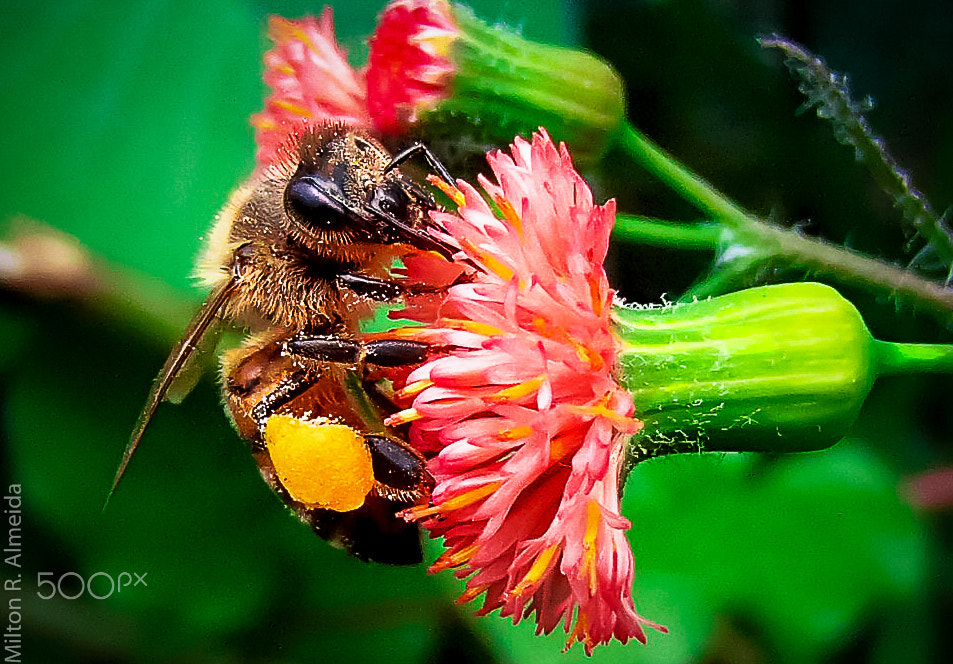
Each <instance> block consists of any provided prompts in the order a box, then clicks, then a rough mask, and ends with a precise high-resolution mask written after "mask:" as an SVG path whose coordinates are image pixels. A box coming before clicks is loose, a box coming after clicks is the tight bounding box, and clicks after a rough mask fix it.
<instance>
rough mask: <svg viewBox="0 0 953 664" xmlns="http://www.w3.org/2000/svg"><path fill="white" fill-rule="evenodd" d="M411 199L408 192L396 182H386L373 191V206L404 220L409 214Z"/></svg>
mask: <svg viewBox="0 0 953 664" xmlns="http://www.w3.org/2000/svg"><path fill="white" fill-rule="evenodd" d="M409 206H410V199H409V198H408V197H407V192H406V191H404V189H403V188H402V187H401V186H400V185H398V184H396V183H391V184H384V185H381V186H379V187H376V188H375V189H374V190H373V191H372V192H371V207H373V208H375V209H378V210H380V211H382V212H385V213H387V214H389V215H392V216H394V217H397V218H398V219H401V220H403V219H404V218H405V217H406V216H407V211H408V208H409Z"/></svg>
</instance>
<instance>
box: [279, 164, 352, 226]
mask: <svg viewBox="0 0 953 664" xmlns="http://www.w3.org/2000/svg"><path fill="white" fill-rule="evenodd" d="M343 201H344V192H342V191H341V188H340V187H339V186H338V185H337V184H336V183H335V182H334V181H332V180H328V179H326V178H323V177H321V176H319V175H295V176H294V177H293V178H292V179H291V182H289V183H288V188H287V189H286V190H285V205H286V207H287V208H288V210H289V212H290V213H291V214H292V218H295V219H298V220H300V221H301V222H302V223H303V224H304V225H305V226H309V227H311V228H314V229H316V230H325V231H328V230H339V229H341V228H343V227H344V226H345V225H346V224H347V220H348V215H347V209H346V208H345V207H344V203H343Z"/></svg>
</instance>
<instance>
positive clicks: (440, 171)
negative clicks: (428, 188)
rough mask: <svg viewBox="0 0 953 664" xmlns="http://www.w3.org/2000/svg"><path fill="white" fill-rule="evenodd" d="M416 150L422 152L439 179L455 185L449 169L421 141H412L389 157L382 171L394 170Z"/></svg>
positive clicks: (415, 152)
mask: <svg viewBox="0 0 953 664" xmlns="http://www.w3.org/2000/svg"><path fill="white" fill-rule="evenodd" d="M418 152H419V153H422V154H423V156H424V159H425V160H426V161H427V165H428V166H430V168H432V169H433V170H434V172H435V173H436V174H437V175H439V176H440V179H441V180H443V181H444V182H446V183H447V184H449V185H450V186H451V187H453V186H455V183H454V179H453V176H452V175H450V171H448V170H447V167H446V166H444V165H443V164H442V163H441V162H440V160H439V159H437V155H435V154H434V153H433V152H432V151H431V150H430V148H428V147H427V146H426V145H424V144H423V143H414V144H413V145H411V146H410V147H409V148H407V149H406V150H401V151H400V152H398V153H397V154H395V155H394V156H393V157H391V160H390V163H389V164H387V166H385V167H384V173H385V174H386V173H388V172H390V171H392V170H394V169H395V168H397V167H398V166H400V165H401V164H402V163H404V162H405V161H407V160H408V159H410V158H411V157H413V156H414V155H415V154H417V153H418Z"/></svg>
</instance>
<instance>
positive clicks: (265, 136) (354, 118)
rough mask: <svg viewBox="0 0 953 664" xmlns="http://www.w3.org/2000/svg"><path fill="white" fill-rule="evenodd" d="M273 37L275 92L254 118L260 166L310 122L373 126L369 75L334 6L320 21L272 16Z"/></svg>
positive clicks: (270, 69)
mask: <svg viewBox="0 0 953 664" xmlns="http://www.w3.org/2000/svg"><path fill="white" fill-rule="evenodd" d="M268 36H269V37H270V38H271V39H272V40H273V41H274V42H275V46H274V48H272V49H271V50H270V51H268V52H267V53H266V54H265V75H264V78H265V83H267V84H268V85H269V86H270V87H271V88H272V91H273V92H272V94H271V96H270V97H268V99H267V100H266V101H265V110H264V111H263V112H262V113H258V114H256V115H254V116H253V117H252V124H253V125H254V126H255V128H256V129H257V132H256V135H255V141H256V143H257V144H258V156H257V158H258V165H259V166H267V165H268V164H270V163H272V162H274V161H275V160H276V159H277V158H278V152H279V149H280V148H281V146H282V145H284V143H285V142H286V140H287V138H288V136H289V135H290V134H292V133H294V132H295V131H297V130H299V129H301V128H302V127H303V126H305V125H314V124H317V123H320V122H322V121H326V120H337V121H341V122H345V123H347V124H349V125H351V126H354V127H364V128H369V127H370V126H371V121H370V116H369V115H368V113H367V90H366V86H365V83H364V78H363V75H362V74H361V73H360V72H358V71H356V70H355V69H353V68H352V67H351V65H350V64H348V61H347V53H345V52H344V50H343V49H342V48H341V47H340V45H339V44H338V43H337V39H336V38H335V35H334V17H333V16H332V13H331V8H330V7H325V9H324V12H323V13H322V14H321V18H320V20H317V19H315V18H314V17H313V16H307V17H305V18H303V19H300V20H296V21H292V20H288V19H286V18H282V17H280V16H272V17H271V18H270V19H269V21H268Z"/></svg>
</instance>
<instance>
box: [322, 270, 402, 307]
mask: <svg viewBox="0 0 953 664" xmlns="http://www.w3.org/2000/svg"><path fill="white" fill-rule="evenodd" d="M335 281H337V283H338V284H340V285H342V286H345V287H347V288H348V289H349V290H352V291H354V292H355V293H357V294H358V295H363V296H365V297H369V298H371V299H372V300H376V301H378V302H393V301H394V300H396V299H398V298H399V297H400V296H401V295H403V294H404V287H403V286H402V285H401V284H398V283H396V282H394V281H386V280H384V279H375V278H374V277H366V276H364V275H362V274H353V273H350V272H344V273H342V274H339V275H337V278H336V279H335Z"/></svg>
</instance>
